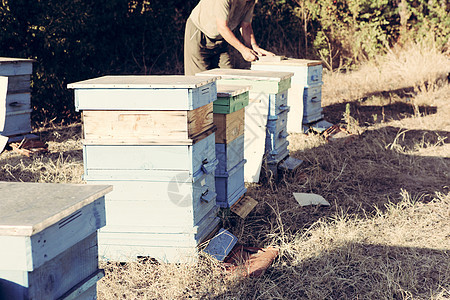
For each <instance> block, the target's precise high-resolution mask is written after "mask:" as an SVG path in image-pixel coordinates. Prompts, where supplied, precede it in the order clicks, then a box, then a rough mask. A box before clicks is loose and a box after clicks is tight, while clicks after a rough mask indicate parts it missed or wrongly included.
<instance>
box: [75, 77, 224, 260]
mask: <svg viewBox="0 0 450 300" xmlns="http://www.w3.org/2000/svg"><path fill="white" fill-rule="evenodd" d="M215 80H216V78H214V77H209V78H199V77H195V76H106V77H101V78H96V79H91V80H86V81H83V82H79V83H74V84H71V85H69V87H71V88H74V89H75V103H76V108H77V109H78V110H82V112H83V125H84V130H83V131H84V148H83V150H84V153H83V155H84V172H85V174H84V178H85V180H86V181H87V182H88V183H108V184H112V185H113V186H114V191H113V192H112V193H111V194H109V195H108V196H107V198H106V217H107V226H106V227H105V228H104V229H102V230H101V231H100V233H99V247H100V249H99V250H100V255H101V256H103V257H104V258H106V259H111V260H119V261H128V260H131V259H134V258H136V257H138V256H147V257H152V258H156V259H158V260H160V261H164V262H181V261H189V260H191V259H193V258H194V259H195V257H196V254H197V245H198V244H199V243H200V242H201V241H202V240H203V239H204V238H205V237H206V236H207V235H209V234H210V233H211V232H212V231H213V230H214V229H215V227H216V226H217V224H218V222H219V220H218V218H217V217H216V213H217V210H218V207H217V206H216V193H215V180H214V172H215V168H216V166H217V160H216V155H215V133H214V131H215V126H214V124H213V103H212V102H213V101H215V100H216V99H217V89H216V82H215Z"/></svg>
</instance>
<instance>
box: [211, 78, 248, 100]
mask: <svg viewBox="0 0 450 300" xmlns="http://www.w3.org/2000/svg"><path fill="white" fill-rule="evenodd" d="M250 89H251V86H250V85H249V86H241V85H232V84H226V83H222V82H218V83H217V97H233V96H237V95H240V94H243V93H245V92H247V91H249V90H250Z"/></svg>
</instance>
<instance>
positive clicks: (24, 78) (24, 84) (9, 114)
mask: <svg viewBox="0 0 450 300" xmlns="http://www.w3.org/2000/svg"><path fill="white" fill-rule="evenodd" d="M33 61H34V60H32V59H22V58H9V57H0V76H5V77H8V87H7V94H6V103H5V104H6V107H5V112H4V113H5V116H4V118H5V123H4V127H3V129H2V130H1V131H0V135H3V136H8V137H11V136H14V135H23V134H28V133H30V132H31V130H32V128H31V118H30V116H31V112H32V109H31V96H30V92H31V81H30V77H31V73H32V71H33ZM0 113H2V110H1V109H0ZM0 119H1V118H0ZM2 125H3V124H2Z"/></svg>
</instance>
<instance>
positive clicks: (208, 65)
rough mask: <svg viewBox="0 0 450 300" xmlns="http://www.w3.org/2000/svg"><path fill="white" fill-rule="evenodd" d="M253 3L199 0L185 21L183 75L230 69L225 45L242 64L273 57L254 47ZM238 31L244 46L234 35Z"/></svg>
mask: <svg viewBox="0 0 450 300" xmlns="http://www.w3.org/2000/svg"><path fill="white" fill-rule="evenodd" d="M255 2H256V1H255V0H200V2H199V3H198V4H197V6H196V7H195V8H194V9H193V10H192V12H191V15H190V16H189V18H188V20H187V22H186V31H185V35H184V73H185V74H186V75H194V74H195V73H198V72H202V71H205V70H210V69H214V68H218V67H220V68H228V69H229V68H231V61H230V55H229V52H228V48H229V45H231V46H232V47H234V48H235V49H236V50H238V51H239V52H240V53H241V55H242V57H243V58H244V59H245V60H246V61H249V62H251V61H254V60H257V58H258V56H265V55H268V56H273V55H274V54H273V53H271V52H269V51H266V50H264V49H262V48H260V47H259V46H258V44H257V43H256V40H255V35H254V34H253V28H252V17H253V10H254V8H255ZM237 28H239V29H240V30H241V34H242V37H243V40H244V43H242V42H241V41H239V39H238V38H237V37H236V36H235V35H234V33H233V31H234V30H235V29H237Z"/></svg>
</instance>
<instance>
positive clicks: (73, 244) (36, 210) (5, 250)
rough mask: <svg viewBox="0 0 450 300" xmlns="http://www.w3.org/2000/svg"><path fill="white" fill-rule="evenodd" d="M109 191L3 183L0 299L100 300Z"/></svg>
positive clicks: (45, 184)
mask: <svg viewBox="0 0 450 300" xmlns="http://www.w3.org/2000/svg"><path fill="white" fill-rule="evenodd" d="M109 191H111V187H107V186H88V185H69V184H48V183H22V182H21V183H17V182H0V194H1V195H2V198H1V201H0V245H1V247H0V299H86V300H87V299H96V298H97V289H96V283H97V281H98V280H99V279H100V278H102V277H103V274H104V273H103V270H99V268H98V251H97V230H98V229H99V228H100V227H102V226H104V225H105V199H104V195H105V194H106V193H107V192H109Z"/></svg>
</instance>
